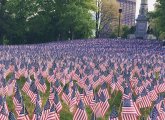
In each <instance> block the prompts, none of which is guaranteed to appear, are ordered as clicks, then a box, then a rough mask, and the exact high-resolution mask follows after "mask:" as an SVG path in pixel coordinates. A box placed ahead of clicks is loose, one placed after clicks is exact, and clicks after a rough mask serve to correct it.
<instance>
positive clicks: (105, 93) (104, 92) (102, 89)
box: [98, 82, 110, 99]
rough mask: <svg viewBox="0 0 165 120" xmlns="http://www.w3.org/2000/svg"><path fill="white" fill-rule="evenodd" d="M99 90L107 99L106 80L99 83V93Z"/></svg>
mask: <svg viewBox="0 0 165 120" xmlns="http://www.w3.org/2000/svg"><path fill="white" fill-rule="evenodd" d="M101 92H103V94H104V96H105V97H106V99H109V98H110V97H109V93H108V89H107V84H106V82H104V83H103V84H102V85H101V88H100V89H99V92H98V93H99V95H100V94H101Z"/></svg>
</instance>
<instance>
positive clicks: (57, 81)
mask: <svg viewBox="0 0 165 120" xmlns="http://www.w3.org/2000/svg"><path fill="white" fill-rule="evenodd" d="M54 86H55V89H56V91H57V92H58V95H59V94H60V93H61V92H62V87H61V85H60V82H59V80H58V79H57V80H56V81H55V83H54Z"/></svg>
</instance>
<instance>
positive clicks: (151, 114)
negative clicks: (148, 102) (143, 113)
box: [147, 107, 161, 120]
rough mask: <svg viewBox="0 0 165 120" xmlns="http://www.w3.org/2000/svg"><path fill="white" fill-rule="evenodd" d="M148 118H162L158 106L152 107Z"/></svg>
mask: <svg viewBox="0 0 165 120" xmlns="http://www.w3.org/2000/svg"><path fill="white" fill-rule="evenodd" d="M147 120H161V119H160V116H159V113H158V110H157V109H156V107H154V108H153V109H152V111H151V113H150V115H149V116H148V118H147Z"/></svg>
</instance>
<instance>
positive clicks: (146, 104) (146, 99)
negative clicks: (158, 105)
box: [139, 88, 151, 108]
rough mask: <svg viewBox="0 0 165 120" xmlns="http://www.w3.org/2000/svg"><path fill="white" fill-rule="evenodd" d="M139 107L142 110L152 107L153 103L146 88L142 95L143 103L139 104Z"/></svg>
mask: <svg viewBox="0 0 165 120" xmlns="http://www.w3.org/2000/svg"><path fill="white" fill-rule="evenodd" d="M139 107H140V108H146V107H151V101H150V99H149V96H148V93H147V91H146V89H145V88H144V89H143V91H142V93H141V102H139Z"/></svg>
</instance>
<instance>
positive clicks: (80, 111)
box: [73, 100, 88, 120]
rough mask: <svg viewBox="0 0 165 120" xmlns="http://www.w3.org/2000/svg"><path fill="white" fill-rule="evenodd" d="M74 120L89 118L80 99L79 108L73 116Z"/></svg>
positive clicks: (86, 119)
mask: <svg viewBox="0 0 165 120" xmlns="http://www.w3.org/2000/svg"><path fill="white" fill-rule="evenodd" d="M73 120H88V116H87V113H86V111H85V107H84V104H83V102H82V100H80V101H79V103H78V106H77V110H76V112H75V114H74V116H73Z"/></svg>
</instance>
